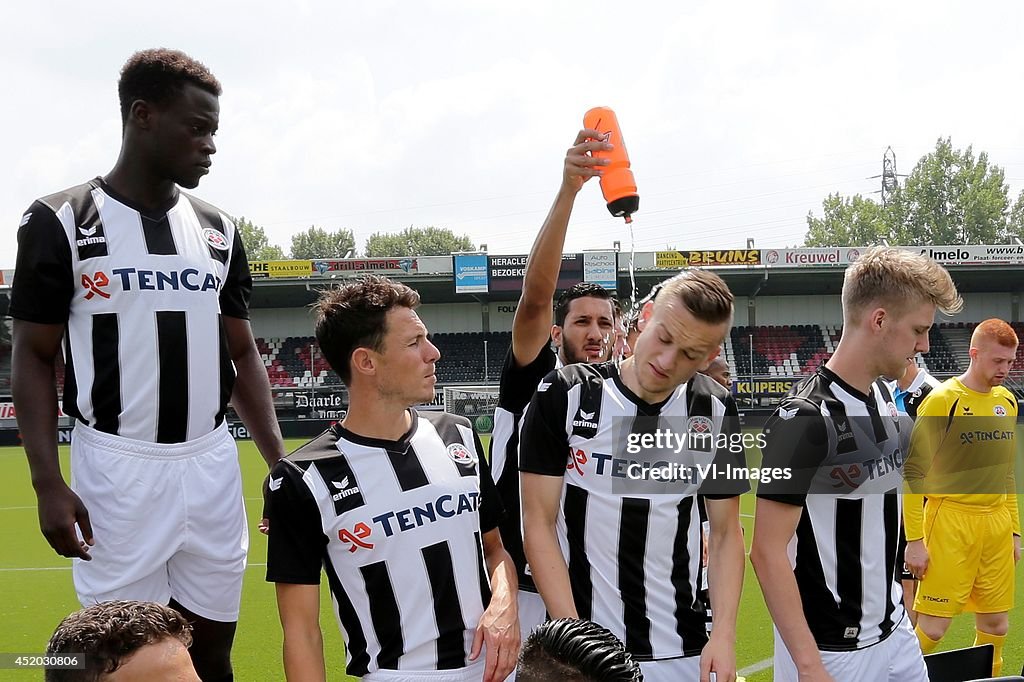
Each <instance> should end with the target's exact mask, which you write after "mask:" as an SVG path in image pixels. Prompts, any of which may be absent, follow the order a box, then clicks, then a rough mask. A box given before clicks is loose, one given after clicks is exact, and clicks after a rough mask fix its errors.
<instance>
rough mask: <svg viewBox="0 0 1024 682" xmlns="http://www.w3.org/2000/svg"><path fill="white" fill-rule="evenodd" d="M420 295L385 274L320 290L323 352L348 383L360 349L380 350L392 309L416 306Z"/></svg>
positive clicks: (315, 306) (318, 311)
mask: <svg viewBox="0 0 1024 682" xmlns="http://www.w3.org/2000/svg"><path fill="white" fill-rule="evenodd" d="M419 304H420V295H419V294H418V293H416V291H415V290H413V289H410V288H409V287H407V286H406V285H404V284H402V283H401V282H395V281H393V280H390V279H388V278H387V277H384V276H382V275H364V276H362V277H359V278H357V279H354V280H352V281H351V282H348V283H346V284H343V285H341V286H340V287H338V288H336V289H328V290H326V291H323V292H321V293H320V298H319V300H317V302H316V303H314V304H313V310H314V313H315V315H316V322H315V325H316V340H317V343H319V344H320V352H322V353H323V354H324V357H325V358H327V362H328V363H330V365H331V367H332V368H333V369H334V371H335V372H337V373H338V376H339V377H341V380H342V381H344V382H345V384H346V385H348V384H349V382H350V381H351V380H352V369H351V367H349V360H351V358H352V353H353V352H355V350H356V349H357V348H370V349H372V350H375V351H378V352H379V351H380V350H381V346H382V344H383V342H384V335H385V334H386V333H387V331H388V330H387V324H386V320H387V314H388V311H389V310H391V309H392V308H395V307H398V306H403V307H405V308H416V307H418V306H419Z"/></svg>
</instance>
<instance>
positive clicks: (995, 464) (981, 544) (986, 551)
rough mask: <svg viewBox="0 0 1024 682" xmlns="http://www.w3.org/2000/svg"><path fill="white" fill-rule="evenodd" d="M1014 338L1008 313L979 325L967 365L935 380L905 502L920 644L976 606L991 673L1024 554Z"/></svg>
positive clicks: (926, 646) (999, 661)
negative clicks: (1010, 382)
mask: <svg viewBox="0 0 1024 682" xmlns="http://www.w3.org/2000/svg"><path fill="white" fill-rule="evenodd" d="M1017 344H1018V339H1017V334H1016V333H1015V332H1014V331H1013V327H1011V326H1010V325H1009V324H1007V323H1006V322H1004V321H1003V320H997V319H991V320H985V321H984V322H982V323H981V324H979V325H978V326H977V327H976V328H975V330H974V333H973V334H972V335H971V347H970V357H971V363H970V365H969V366H968V368H967V371H966V372H964V373H963V374H962V375H960V376H958V377H954V378H952V379H950V380H948V381H946V382H944V383H943V384H942V385H941V386H939V387H938V388H936V389H934V390H933V391H932V392H931V394H930V395H929V396H928V398H927V399H925V401H924V402H923V403H922V404H921V406H920V408H919V409H918V412H917V414H918V419H917V422H916V423H915V425H914V433H913V436H912V437H911V443H910V457H909V459H908V460H907V467H906V469H907V471H906V479H907V486H908V488H909V490H911V491H913V493H914V494H908V495H907V501H906V505H905V506H904V509H903V518H904V521H905V523H906V529H907V540H908V542H907V552H906V561H907V566H908V567H909V568H910V570H911V571H912V572H913V574H914V575H916V576H918V578H919V579H920V584H919V587H918V592H917V596H916V598H915V599H914V608H915V609H916V610H917V612H918V616H917V628H916V631H917V636H918V639H919V640H920V641H921V649H922V650H923V651H924V652H925V653H930V652H931V651H933V650H934V649H935V647H936V646H937V645H938V643H939V640H940V639H942V637H943V635H945V634H946V630H947V629H948V628H949V624H950V622H951V620H952V618H953V616H955V615H957V614H958V613H960V612H961V611H963V610H967V611H974V620H975V638H974V644H975V645H979V644H991V645H993V648H994V650H995V651H994V656H993V661H992V676H993V677H996V676H998V675H999V673H1000V670H1001V669H1002V665H1003V644H1004V642H1005V641H1006V633H1007V631H1008V630H1009V627H1010V619H1009V613H1008V612H1009V611H1010V609H1012V608H1013V600H1014V594H1013V592H1014V566H1015V564H1016V563H1017V562H1018V561H1020V553H1021V547H1020V545H1021V542H1020V531H1021V529H1020V510H1019V509H1018V506H1017V494H1016V493H1017V490H1016V483H1015V473H1014V468H1015V463H1016V458H1017V454H1018V444H1017V432H1016V423H1017V412H1018V406H1017V398H1016V397H1015V396H1014V395H1013V393H1012V392H1011V391H1009V390H1007V389H1006V388H1005V387H1004V386H1003V385H1002V384H1003V382H1004V381H1005V380H1006V376H1007V375H1008V374H1009V373H1010V369H1011V368H1012V366H1013V361H1014V359H1015V358H1016V355H1017ZM933 474H934V477H933V476H932V475H933ZM922 494H923V495H924V505H923V508H922Z"/></svg>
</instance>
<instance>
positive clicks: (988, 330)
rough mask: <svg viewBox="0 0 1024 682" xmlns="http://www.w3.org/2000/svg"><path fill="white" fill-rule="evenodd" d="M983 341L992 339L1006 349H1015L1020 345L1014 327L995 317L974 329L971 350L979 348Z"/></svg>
mask: <svg viewBox="0 0 1024 682" xmlns="http://www.w3.org/2000/svg"><path fill="white" fill-rule="evenodd" d="M982 339H990V340H992V341H995V342H996V343H998V344H999V345H1000V346H1005V347H1006V348H1014V347H1016V346H1017V343H1018V341H1017V333H1016V332H1015V331H1013V327H1011V326H1010V325H1009V324H1007V323H1006V322H1004V321H1003V320H1000V319H998V318H995V317H993V318H992V319H989V320H985V321H984V322H982V323H980V324H978V326H977V327H975V328H974V333H973V334H971V348H974V347H975V346H977V345H978V342H979V341H981V340H982Z"/></svg>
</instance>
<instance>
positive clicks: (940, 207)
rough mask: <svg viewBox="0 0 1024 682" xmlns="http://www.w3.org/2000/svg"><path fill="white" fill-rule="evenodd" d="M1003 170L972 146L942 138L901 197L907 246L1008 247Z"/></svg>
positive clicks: (905, 185) (901, 193)
mask: <svg viewBox="0 0 1024 682" xmlns="http://www.w3.org/2000/svg"><path fill="white" fill-rule="evenodd" d="M1004 177H1005V176H1004V173H1003V169H1002V168H1000V167H999V166H995V165H990V164H989V162H988V154H986V153H985V152H981V153H980V154H978V157H977V158H975V157H974V152H973V151H972V149H971V147H967V149H965V150H963V151H960V150H956V149H953V145H952V143H951V141H950V138H948V137H947V138H946V139H944V140H943V139H941V138H940V139H939V141H938V142H937V143H936V144H935V151H934V152H932V153H930V154H926V155H925V156H924V157H922V158H921V160H920V161H918V162H917V165H916V166H915V167H914V170H913V171H911V173H910V175H909V176H908V177H907V181H906V184H904V186H903V188H902V189H901V191H900V193H899V195H900V196H899V198H900V202H901V203H902V206H901V208H902V209H903V210H904V212H905V213H904V215H905V220H904V221H903V224H902V228H903V229H902V230H901V234H900V235H899V236H900V237H902V238H903V239H901V240H900V241H905V240H912V241H906V243H907V244H911V245H917V244H1004V243H1006V242H1007V241H1008V240H1009V232H1008V227H1009V224H1008V217H1009V209H1010V198H1009V196H1008V192H1009V187H1008V186H1007V185H1006V182H1005V181H1004Z"/></svg>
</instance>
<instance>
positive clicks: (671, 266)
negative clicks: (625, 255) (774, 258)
mask: <svg viewBox="0 0 1024 682" xmlns="http://www.w3.org/2000/svg"><path fill="white" fill-rule="evenodd" d="M760 264H761V250H760V249H725V250H722V251H657V252H655V254H654V266H655V267H656V268H660V269H665V270H679V269H681V268H694V267H713V266H723V265H760Z"/></svg>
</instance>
